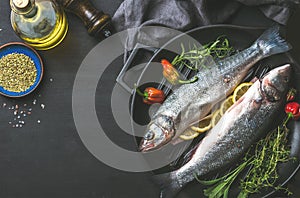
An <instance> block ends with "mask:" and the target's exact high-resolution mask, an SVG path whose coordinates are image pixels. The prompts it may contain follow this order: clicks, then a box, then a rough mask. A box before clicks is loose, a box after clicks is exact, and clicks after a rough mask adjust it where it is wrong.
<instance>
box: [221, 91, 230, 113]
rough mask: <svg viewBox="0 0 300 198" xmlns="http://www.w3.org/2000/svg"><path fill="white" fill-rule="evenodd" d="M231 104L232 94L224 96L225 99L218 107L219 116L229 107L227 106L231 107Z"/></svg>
mask: <svg viewBox="0 0 300 198" xmlns="http://www.w3.org/2000/svg"><path fill="white" fill-rule="evenodd" d="M232 105H233V96H232V95H231V96H229V97H228V98H226V100H225V101H224V102H223V103H222V104H221V107H220V114H221V116H223V115H224V113H225V112H226V111H227V109H229V107H231V106H232Z"/></svg>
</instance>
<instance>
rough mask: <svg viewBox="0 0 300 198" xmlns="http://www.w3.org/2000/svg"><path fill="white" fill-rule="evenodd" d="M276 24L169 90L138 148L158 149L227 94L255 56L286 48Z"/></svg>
mask: <svg viewBox="0 0 300 198" xmlns="http://www.w3.org/2000/svg"><path fill="white" fill-rule="evenodd" d="M278 31H279V27H278V26H274V27H272V28H270V29H268V30H266V31H265V32H264V33H263V34H262V35H261V36H260V37H259V38H258V39H257V40H256V42H254V44H253V45H252V46H250V47H249V48H247V49H245V50H243V51H242V52H240V53H237V54H235V55H233V56H230V57H228V58H226V59H224V60H221V61H219V62H216V63H215V64H214V65H212V66H210V67H209V68H208V69H202V70H201V71H199V72H198V73H197V74H196V76H197V77H198V81H197V82H195V83H191V84H184V85H182V86H180V87H179V88H178V89H177V90H175V91H174V92H173V94H171V95H170V96H169V97H168V98H167V99H166V100H165V102H164V103H163V104H162V105H161V106H160V108H159V109H158V111H157V112H156V113H155V114H154V116H153V118H152V120H151V122H150V123H149V124H148V127H147V131H146V133H145V135H144V138H143V139H142V141H141V144H140V151H142V152H147V151H151V150H154V149H158V148H160V147H161V146H163V145H165V144H166V143H168V142H170V141H171V140H174V139H176V138H177V137H178V136H179V135H180V134H181V133H182V132H184V130H185V129H187V127H189V126H191V125H192V124H194V123H196V122H198V121H199V120H201V119H202V118H204V117H205V116H206V115H207V114H208V113H209V112H210V111H211V109H212V107H213V106H214V105H215V104H217V103H218V102H220V101H221V100H222V99H224V98H225V97H226V96H228V95H229V94H230V93H231V92H232V91H233V89H234V88H235V87H236V86H237V85H238V84H239V83H240V82H241V80H242V79H243V78H244V77H245V76H246V74H247V72H248V70H249V69H250V68H251V67H252V66H253V65H254V64H255V63H256V62H258V61H259V60H261V59H263V58H265V57H268V56H271V55H273V54H277V53H282V52H286V51H288V50H289V49H290V45H289V44H287V43H286V42H285V41H284V40H283V39H282V38H281V37H280V36H279V33H278Z"/></svg>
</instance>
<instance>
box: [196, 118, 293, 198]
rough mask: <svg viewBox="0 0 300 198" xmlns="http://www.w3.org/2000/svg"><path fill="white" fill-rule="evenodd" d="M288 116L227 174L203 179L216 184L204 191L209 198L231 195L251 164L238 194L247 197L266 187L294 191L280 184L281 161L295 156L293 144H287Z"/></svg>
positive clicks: (239, 197)
mask: <svg viewBox="0 0 300 198" xmlns="http://www.w3.org/2000/svg"><path fill="white" fill-rule="evenodd" d="M289 119H290V117H289V116H288V117H287V119H286V120H285V121H284V122H283V124H282V125H280V126H279V127H278V128H277V129H275V130H273V131H271V132H270V133H269V134H268V135H267V136H266V137H265V138H264V139H262V140H260V141H259V142H258V143H257V144H256V146H255V149H254V155H250V153H251V149H249V150H248V152H247V154H246V155H245V157H244V159H243V162H242V163H241V164H240V165H239V166H238V167H237V168H236V169H234V170H233V171H231V172H230V173H228V174H227V175H225V176H223V177H220V178H217V179H213V180H209V181H199V182H200V183H202V184H204V185H208V186H210V185H213V186H211V187H209V188H207V189H206V190H204V195H205V196H207V197H209V198H220V197H224V198H226V197H228V192H229V189H230V187H231V185H232V183H233V182H234V181H235V180H236V178H237V176H238V175H239V174H240V173H241V172H242V171H243V170H246V169H245V168H246V167H248V169H249V170H248V171H247V173H246V176H245V177H244V178H243V179H241V181H240V189H241V191H240V194H239V196H238V198H246V197H248V196H249V195H250V194H253V193H259V192H260V191H261V190H263V189H266V188H273V189H275V190H284V191H285V192H286V193H288V194H291V192H290V191H289V190H288V189H286V188H283V187H282V186H280V185H277V184H276V181H277V179H278V178H279V175H278V172H277V168H278V164H279V163H283V162H287V161H289V160H291V157H290V147H289V146H287V135H288V131H289V130H288V128H287V127H286V123H287V120H289Z"/></svg>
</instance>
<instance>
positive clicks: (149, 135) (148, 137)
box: [144, 132, 155, 140]
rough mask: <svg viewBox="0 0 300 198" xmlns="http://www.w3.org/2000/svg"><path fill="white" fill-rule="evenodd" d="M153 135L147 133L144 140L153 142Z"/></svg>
mask: <svg viewBox="0 0 300 198" xmlns="http://www.w3.org/2000/svg"><path fill="white" fill-rule="evenodd" d="M154 136H155V135H154V133H153V132H148V133H147V134H146V135H145V137H144V138H145V140H153V139H154Z"/></svg>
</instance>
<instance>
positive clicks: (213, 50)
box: [172, 36, 234, 70]
mask: <svg viewBox="0 0 300 198" xmlns="http://www.w3.org/2000/svg"><path fill="white" fill-rule="evenodd" d="M181 48H182V52H181V54H180V55H177V56H176V57H175V58H174V59H173V61H172V65H178V66H179V67H182V66H186V67H188V68H189V69H191V70H198V69H200V68H201V67H204V68H205V67H207V65H208V64H209V61H212V60H218V59H222V58H225V57H227V56H230V55H231V54H232V53H234V49H233V47H232V46H230V43H229V40H228V39H227V38H226V37H225V36H219V37H218V38H217V39H216V40H215V41H213V42H210V43H208V44H205V45H203V46H197V45H193V47H191V46H189V50H188V51H186V49H185V47H184V45H183V44H182V45H181Z"/></svg>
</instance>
